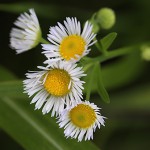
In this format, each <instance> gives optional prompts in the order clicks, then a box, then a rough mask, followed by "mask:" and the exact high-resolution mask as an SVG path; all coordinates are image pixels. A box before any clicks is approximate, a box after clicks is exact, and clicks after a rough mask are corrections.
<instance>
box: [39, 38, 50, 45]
mask: <svg viewBox="0 0 150 150" xmlns="http://www.w3.org/2000/svg"><path fill="white" fill-rule="evenodd" d="M40 42H41V43H42V44H49V42H48V41H47V40H45V39H44V38H43V37H41V39H40Z"/></svg>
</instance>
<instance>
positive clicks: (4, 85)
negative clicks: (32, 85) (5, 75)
mask: <svg viewBox="0 0 150 150" xmlns="http://www.w3.org/2000/svg"><path fill="white" fill-rule="evenodd" d="M6 96H8V97H12V98H27V95H26V94H24V93H23V84H22V81H20V80H13V81H5V82H0V97H6Z"/></svg>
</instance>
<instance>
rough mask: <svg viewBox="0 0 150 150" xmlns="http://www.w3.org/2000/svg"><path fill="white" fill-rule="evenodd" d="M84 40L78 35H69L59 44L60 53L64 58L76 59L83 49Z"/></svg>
mask: <svg viewBox="0 0 150 150" xmlns="http://www.w3.org/2000/svg"><path fill="white" fill-rule="evenodd" d="M85 44H86V43H85V40H84V39H83V38H82V37H81V36H79V35H69V36H67V37H66V38H64V39H63V40H62V42H61V44H60V49H59V50H60V54H61V56H62V57H63V58H64V59H65V60H70V59H72V58H73V59H77V57H76V55H79V56H82V54H83V52H84V50H85Z"/></svg>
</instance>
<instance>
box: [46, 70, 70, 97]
mask: <svg viewBox="0 0 150 150" xmlns="http://www.w3.org/2000/svg"><path fill="white" fill-rule="evenodd" d="M70 80H71V79H70V75H69V74H68V72H67V71H65V70H63V69H53V70H50V71H49V72H48V75H47V77H46V80H45V82H44V87H45V89H46V90H47V91H48V92H49V93H50V94H51V95H54V96H64V95H66V94H68V93H69V91H70V89H68V87H69V83H70Z"/></svg>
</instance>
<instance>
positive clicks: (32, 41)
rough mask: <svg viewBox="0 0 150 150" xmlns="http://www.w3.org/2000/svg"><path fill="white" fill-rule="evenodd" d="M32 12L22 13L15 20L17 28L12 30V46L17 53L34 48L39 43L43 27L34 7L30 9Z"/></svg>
mask: <svg viewBox="0 0 150 150" xmlns="http://www.w3.org/2000/svg"><path fill="white" fill-rule="evenodd" d="M29 12H30V14H28V13H26V12H25V13H24V14H21V15H20V16H19V17H18V18H17V20H16V21H15V22H14V24H15V25H16V27H15V28H12V30H11V32H10V47H11V48H12V49H15V50H16V52H17V54H19V53H22V52H25V51H27V50H30V49H32V48H33V47H35V46H36V45H38V43H39V41H40V38H41V29H40V25H39V21H38V18H37V16H36V14H35V11H34V9H29Z"/></svg>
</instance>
